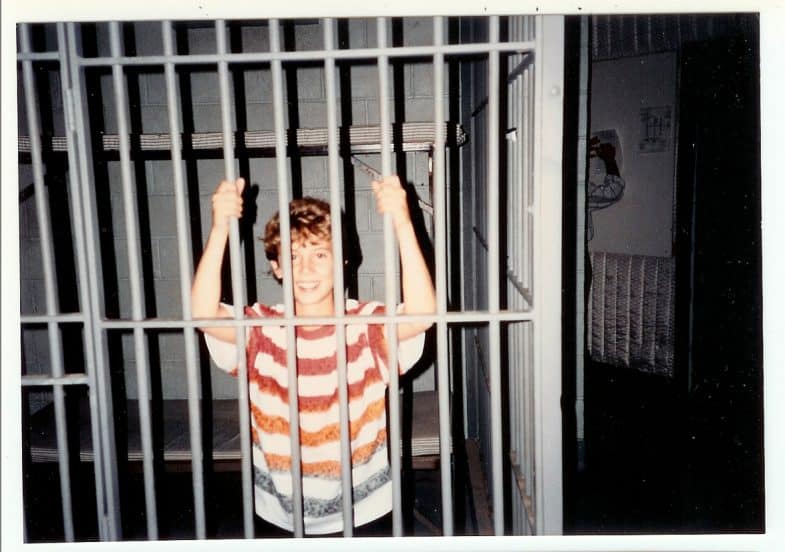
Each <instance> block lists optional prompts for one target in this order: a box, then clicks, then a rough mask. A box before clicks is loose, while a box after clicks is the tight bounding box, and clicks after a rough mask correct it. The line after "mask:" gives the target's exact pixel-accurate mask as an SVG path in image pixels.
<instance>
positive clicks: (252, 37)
mask: <svg viewBox="0 0 785 552" xmlns="http://www.w3.org/2000/svg"><path fill="white" fill-rule="evenodd" d="M240 36H241V37H242V45H243V52H269V51H270V33H269V27H268V26H267V25H255V24H247V25H243V26H242V27H241V29H240Z"/></svg>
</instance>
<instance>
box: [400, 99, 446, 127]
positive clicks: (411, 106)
mask: <svg viewBox="0 0 785 552" xmlns="http://www.w3.org/2000/svg"><path fill="white" fill-rule="evenodd" d="M442 106H443V108H442V111H443V113H444V118H445V120H447V115H448V113H449V109H448V105H447V102H446V101H445V102H443V103H442ZM405 113H406V121H409V122H413V121H433V120H434V111H433V98H411V99H409V100H407V101H406V106H405Z"/></svg>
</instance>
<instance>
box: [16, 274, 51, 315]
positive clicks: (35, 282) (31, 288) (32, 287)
mask: <svg viewBox="0 0 785 552" xmlns="http://www.w3.org/2000/svg"><path fill="white" fill-rule="evenodd" d="M19 303H20V305H19V307H20V312H21V313H22V314H44V313H45V312H46V295H45V291H44V281H43V280H42V279H37V278H31V277H29V276H28V275H26V274H25V273H24V272H22V278H21V279H20V280H19Z"/></svg>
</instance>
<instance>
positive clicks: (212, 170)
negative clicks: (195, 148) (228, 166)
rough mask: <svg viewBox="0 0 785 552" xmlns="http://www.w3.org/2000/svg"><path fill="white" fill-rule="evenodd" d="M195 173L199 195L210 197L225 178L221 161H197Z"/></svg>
mask: <svg viewBox="0 0 785 552" xmlns="http://www.w3.org/2000/svg"><path fill="white" fill-rule="evenodd" d="M196 173H197V174H196V178H197V180H198V182H199V195H204V196H212V195H213V192H215V189H216V188H217V187H218V184H219V183H220V182H221V180H223V178H224V176H225V173H224V162H223V159H197V161H196ZM206 199H207V198H205V200H206ZM208 203H209V201H208Z"/></svg>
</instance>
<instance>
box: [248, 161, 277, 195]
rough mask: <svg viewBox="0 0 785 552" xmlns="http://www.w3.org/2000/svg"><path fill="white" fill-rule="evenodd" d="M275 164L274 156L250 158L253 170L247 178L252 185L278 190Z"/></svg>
mask: <svg viewBox="0 0 785 552" xmlns="http://www.w3.org/2000/svg"><path fill="white" fill-rule="evenodd" d="M275 164H276V161H275V158H274V157H254V158H252V159H250V160H249V163H248V166H249V169H250V171H251V172H250V174H249V175H247V176H246V178H247V179H248V181H249V182H250V184H251V185H252V186H258V187H259V190H278V182H277V181H276V177H275Z"/></svg>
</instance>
